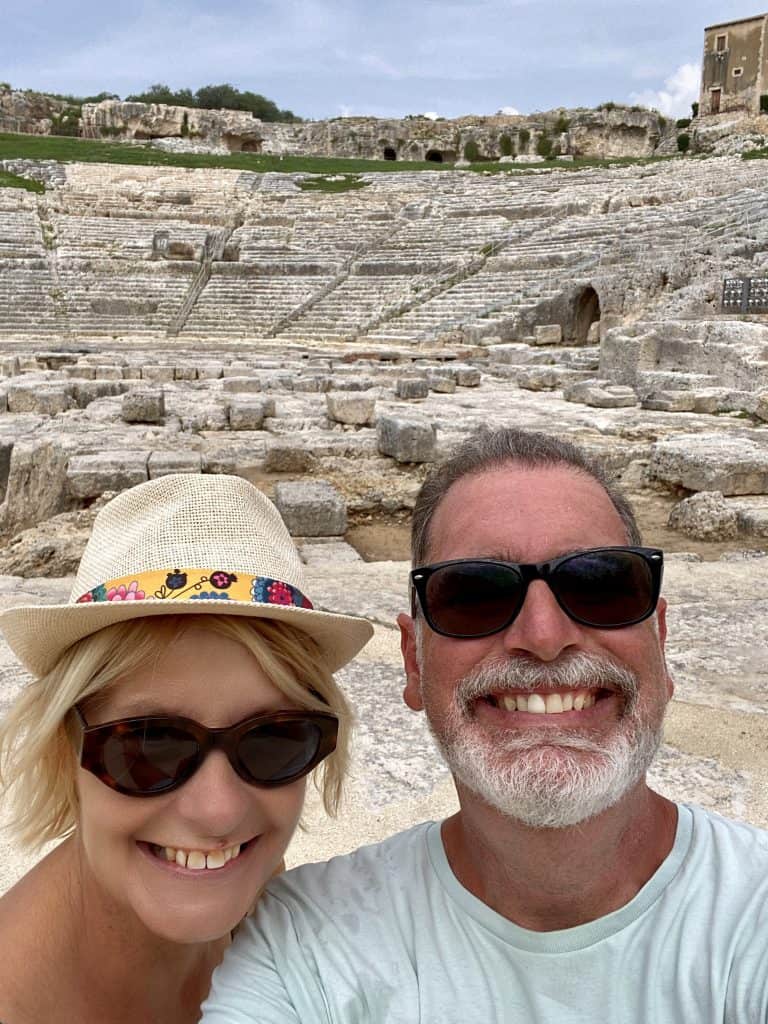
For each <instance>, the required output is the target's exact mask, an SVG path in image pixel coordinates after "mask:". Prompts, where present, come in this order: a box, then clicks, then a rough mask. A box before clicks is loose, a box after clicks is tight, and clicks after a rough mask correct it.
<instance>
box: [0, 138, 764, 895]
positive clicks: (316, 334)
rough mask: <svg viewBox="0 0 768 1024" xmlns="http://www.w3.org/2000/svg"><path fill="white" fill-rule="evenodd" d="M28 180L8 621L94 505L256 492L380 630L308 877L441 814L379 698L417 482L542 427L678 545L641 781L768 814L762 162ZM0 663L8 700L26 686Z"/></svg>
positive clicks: (9, 496)
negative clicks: (508, 432)
mask: <svg viewBox="0 0 768 1024" xmlns="http://www.w3.org/2000/svg"><path fill="white" fill-rule="evenodd" d="M27 170H28V171H29V173H32V174H36V175H37V176H42V177H44V178H45V180H46V181H47V184H48V187H47V189H46V192H45V194H43V195H35V194H31V193H26V192H22V191H19V190H16V189H2V188H0V345H1V350H0V370H2V373H3V377H2V378H0V410H2V412H1V413H0V497H1V498H2V504H1V505H0V531H1V532H2V537H3V540H4V546H3V547H2V549H0V572H4V573H5V574H6V575H5V576H2V577H0V596H2V600H3V602H4V603H9V602H17V601H20V600H23V599H29V598H30V597H31V598H33V599H46V600H47V599H50V598H51V597H52V596H56V595H66V593H67V592H68V585H69V581H68V579H67V577H69V576H71V574H72V573H73V571H74V566H75V564H76V561H77V558H78V557H79V553H80V551H81V549H82V544H83V542H84V538H85V536H86V535H87V531H88V527H89V525H90V522H91V521H92V516H93V514H94V510H95V509H97V508H98V507H99V505H100V504H101V503H102V502H103V500H104V498H103V495H104V494H109V493H111V492H114V491H116V490H119V489H121V488H123V487H127V486H131V485H132V484H134V483H137V482H139V481H141V480H145V479H147V478H148V477H153V476H158V475H160V474H163V473H167V472H176V471H183V472H201V471H202V472H234V473H238V474H241V475H244V476H246V477H248V478H249V479H251V480H253V481H254V482H256V483H257V484H258V485H259V486H262V487H264V489H265V490H266V491H267V492H268V493H269V494H270V496H271V497H273V498H274V500H275V502H276V504H277V505H278V507H279V508H280V510H281V512H282V514H283V516H284V518H285V519H286V522H288V524H289V526H290V528H291V530H292V533H293V534H294V535H295V536H296V538H297V543H298V544H299V546H300V550H301V552H302V554H303V557H304V559H305V561H306V562H307V567H308V572H309V575H310V578H311V580H312V582H313V590H312V592H313V596H314V595H315V594H317V596H318V597H319V598H320V599H321V601H320V603H321V604H324V606H327V607H334V608H338V609H344V610H348V611H354V612H357V613H362V614H366V615H368V616H369V617H370V618H371V619H372V620H373V621H374V623H375V624H376V626H377V636H376V639H375V640H374V642H373V643H372V645H371V646H370V648H369V649H368V651H367V653H364V655H363V656H362V657H361V658H360V659H359V660H358V661H357V662H356V663H355V664H354V665H353V666H352V667H351V668H350V669H348V670H347V671H346V672H345V673H344V674H343V679H344V682H345V685H347V687H348V688H349V691H350V693H351V695H352V696H353V698H354V699H355V701H356V702H357V705H358V708H359V711H360V729H359V738H358V746H357V752H358V753H357V756H358V770H357V773H356V777H355V779H354V781H353V785H352V800H351V802H350V804H349V808H348V811H347V817H346V818H345V819H344V820H343V822H342V826H328V825H327V824H325V823H324V822H323V820H322V819H321V816H320V815H319V813H316V811H315V809H314V808H313V810H312V813H311V815H310V818H311V820H312V821H313V831H312V832H311V833H310V834H309V835H308V836H302V837H301V838H300V840H299V841H298V845H297V847H296V852H295V854H294V858H295V859H299V858H302V857H310V856H321V855H323V854H324V853H327V852H329V851H331V850H336V849H342V848H345V847H349V846H351V845H354V844H355V843H356V842H359V841H361V840H362V839H364V838H367V837H373V836H376V835H379V834H383V833H386V832H387V831H391V830H392V829H393V828H395V827H396V826H397V825H400V824H405V823H407V822H408V821H411V820H415V819H417V818H419V817H427V816H435V815H437V814H440V813H443V812H444V811H445V810H446V809H447V808H448V807H450V806H451V801H452V797H451V795H450V787H449V784H448V781H447V779H446V776H445V771H444V769H443V768H442V767H441V765H440V764H439V762H438V760H437V758H436V755H435V753H434V751H433V749H432V747H431V743H430V740H429V738H428V736H427V734H426V731H425V729H424V726H423V723H422V721H421V719H420V718H418V717H415V716H413V715H410V714H409V713H408V712H407V711H406V710H405V708H404V707H402V705H401V703H400V700H399V687H400V675H399V670H398V668H397V643H396V635H395V631H394V629H393V623H394V617H395V615H396V613H397V611H399V610H401V609H402V608H403V607H404V602H405V588H406V565H405V564H404V562H403V561H402V560H403V559H404V558H405V557H406V556H405V548H404V544H403V540H402V534H403V531H404V526H403V524H404V521H405V520H406V519H407V513H408V510H409V508H410V507H411V506H412V503H413V496H414V493H415V490H416V489H417V487H418V484H419V481H420V479H421V478H422V477H423V474H424V472H425V469H426V467H428V465H429V463H430V462H431V461H433V460H434V459H435V458H436V457H437V456H439V455H440V454H441V453H442V452H445V451H447V450H450V448H451V447H452V446H453V445H454V444H455V443H456V441H457V440H458V439H459V438H460V437H461V436H462V435H463V434H464V433H466V432H467V431H468V430H469V429H471V428H473V427H475V426H477V425H479V424H483V423H502V422H508V423H515V424H518V425H520V426H524V427H531V428H540V429H546V430H550V431H555V432H557V433H558V434H560V435H562V436H568V437H571V438H573V439H575V440H577V441H579V442H581V443H582V444H584V445H585V446H587V447H588V448H589V449H590V450H591V451H592V452H593V453H594V454H595V455H597V456H598V457H599V458H600V459H602V460H603V462H604V463H605V465H606V466H607V467H608V468H609V469H610V470H611V472H612V473H613V474H614V475H615V477H616V478H617V479H618V480H620V481H621V483H622V484H623V485H624V487H625V488H626V489H627V490H628V492H629V493H630V495H631V496H632V497H634V499H635V500H636V502H637V504H638V508H639V511H640V516H641V520H642V521H643V523H644V524H645V526H646V529H647V535H648V540H649V541H650V542H654V543H661V544H663V545H664V546H665V547H667V548H668V550H669V552H670V556H669V559H668V564H669V569H668V573H667V584H666V586H667V596H668V598H669V600H670V603H671V614H670V619H671V635H670V648H669V659H670V664H671V666H672V669H673V672H674V674H675V677H676V679H677V685H678V690H677V699H676V701H675V702H674V704H673V706H672V711H671V715H670V727H669V736H668V744H667V746H665V748H664V752H663V755H662V758H661V760H660V762H659V766H658V768H657V770H656V775H655V781H656V783H657V785H659V786H660V787H661V788H662V789H664V790H665V791H667V792H669V793H672V794H673V795H675V796H677V797H679V798H684V799H687V798H690V799H695V800H697V801H699V802H704V803H707V804H708V805H710V806H713V807H716V808H719V809H721V810H722V811H723V812H724V813H727V814H730V815H735V816H738V817H743V818H746V819H748V820H752V821H756V822H759V823H762V824H768V795H767V790H768V787H766V785H765V781H766V778H768V775H767V774H766V772H767V771H768V753H766V752H767V751H768V744H766V742H765V741H766V738H768V729H766V724H765V723H766V721H767V719H766V711H768V669H767V668H766V654H765V652H766V650H768V597H766V591H767V590H768V587H767V586H766V585H767V584H768V556H767V555H766V549H768V422H766V421H768V325H767V324H766V320H765V317H763V316H760V315H757V314H754V315H753V314H750V313H749V312H747V313H746V314H745V313H739V314H734V313H728V312H723V309H722V306H721V299H722V292H723V281H724V279H726V278H742V277H753V278H754V277H756V278H761V277H763V276H768V192H767V191H766V189H765V165H764V164H763V163H762V162H761V161H743V160H741V159H738V158H735V157H727V158H714V159H708V160H697V159H686V160H672V161H669V162H660V163H656V164H652V165H644V166H630V167H615V168H610V167H607V168H601V169H591V170H579V171H570V170H557V169H551V170H546V171H539V172H536V173H520V172H511V173H502V174H488V175H481V174H476V173H470V172H461V171H448V170H441V171H435V172H418V173H417V172H410V171H401V172H398V173H391V174H375V175H374V174H363V175H362V176H361V177H360V179H359V182H358V184H359V186H360V187H358V188H355V189H353V190H349V191H341V192H327V191H322V190H315V188H313V187H312V186H313V184H314V185H317V184H318V182H317V181H314V183H313V180H312V176H308V175H299V174H271V173H265V174H255V173H250V172H248V173H246V172H235V171H226V170H186V169H180V168H160V167H133V166H114V165H109V166H108V165H96V164H79V165H78V164H70V165H66V166H64V165H61V166H59V165H50V164H46V165H42V166H39V167H37V168H27ZM320 184H321V185H322V184H323V182H320ZM307 186H309V187H307ZM670 512H672V520H671V524H672V527H674V528H675V529H672V527H671V526H669V525H668V523H667V518H668V516H669V514H670ZM377 529H378V534H376V536H377V537H378V540H379V542H381V538H382V537H389V538H390V541H389V543H390V547H389V549H387V550H385V551H384V552H383V553H382V549H381V547H379V548H377V549H376V550H371V549H370V543H372V541H370V537H371V536H374V534H375V531H376V530H377ZM366 530H368V531H373V533H370V535H369V541H368V543H369V549H366V541H365V536H366ZM388 530H389V531H390V533H387V531H388ZM361 538H362V539H361ZM360 551H362V552H363V554H364V555H365V556H366V558H367V559H369V560H367V561H366V560H363V558H361V555H360ZM371 558H377V559H378V561H371V560H370V559H371ZM382 559H385V560H384V561H382ZM0 660H1V662H2V672H3V680H2V684H1V685H0V707H1V706H2V702H3V701H4V700H5V701H7V700H9V699H10V697H11V695H12V693H13V692H15V689H16V687H17V686H18V685H19V683H20V682H21V676H20V674H19V672H18V670H17V669H16V668H15V667H14V665H13V662H12V659H11V657H10V655H9V654H8V653H7V651H5V650H3V651H2V652H0ZM382 706H384V707H386V709H387V714H385V715H382ZM9 856H10V857H11V859H10V861H9V863H10V864H11V868H10V869H9V876H8V879H7V880H10V877H12V876H13V874H14V873H15V871H17V870H18V869H17V868H16V867H14V865H15V864H17V863H18V862H17V861H14V860H13V857H12V855H9ZM1 862H2V858H0V863H1ZM0 881H1V879H0Z"/></svg>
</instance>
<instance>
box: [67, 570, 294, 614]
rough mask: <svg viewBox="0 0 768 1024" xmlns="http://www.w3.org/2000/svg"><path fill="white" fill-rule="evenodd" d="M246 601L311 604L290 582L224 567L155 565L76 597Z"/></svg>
mask: <svg viewBox="0 0 768 1024" xmlns="http://www.w3.org/2000/svg"><path fill="white" fill-rule="evenodd" d="M174 599H181V600H184V601H194V600H196V599H197V600H204V601H210V600H220V601H248V602H254V603H256V604H281V605H295V606H296V607H297V608H312V607H313V605H312V602H311V601H310V600H309V598H308V597H305V596H304V594H302V592H301V591H300V590H298V589H297V588H296V587H294V586H291V584H290V583H284V582H283V581H282V580H273V579H270V578H269V577H268V576H249V575H248V574H247V573H242V572H237V573H234V572H226V571H225V570H223V569H154V570H151V571H148V572H140V573H133V574H131V575H130V576H122V577H119V578H118V579H114V580H107V581H106V583H101V584H99V585H98V586H97V587H94V588H93V589H92V590H88V591H86V592H85V593H84V594H83V595H82V596H81V597H78V599H77V601H76V602H75V603H76V604H91V603H92V602H95V601H166V600H170V601H173V600H174Z"/></svg>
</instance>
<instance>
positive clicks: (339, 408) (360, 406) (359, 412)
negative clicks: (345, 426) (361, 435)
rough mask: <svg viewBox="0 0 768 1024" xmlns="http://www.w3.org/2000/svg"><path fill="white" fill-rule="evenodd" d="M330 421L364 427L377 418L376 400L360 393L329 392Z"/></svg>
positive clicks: (327, 405) (327, 402) (327, 399)
mask: <svg viewBox="0 0 768 1024" xmlns="http://www.w3.org/2000/svg"><path fill="white" fill-rule="evenodd" d="M325 407H326V409H327V410H328V419H330V420H333V421H334V423H350V424H353V425H354V426H358V427H364V426H368V425H369V424H371V423H373V422H374V420H375V418H376V398H375V396H371V395H368V394H367V393H366V392H360V391H329V392H327V393H326V396H325Z"/></svg>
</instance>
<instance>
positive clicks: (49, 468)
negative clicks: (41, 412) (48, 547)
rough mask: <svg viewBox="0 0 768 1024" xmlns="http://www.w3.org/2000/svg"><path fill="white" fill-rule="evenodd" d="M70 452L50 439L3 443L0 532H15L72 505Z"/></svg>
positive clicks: (0, 460) (1, 454) (0, 462)
mask: <svg viewBox="0 0 768 1024" xmlns="http://www.w3.org/2000/svg"><path fill="white" fill-rule="evenodd" d="M66 468H67V456H66V454H65V452H64V450H63V449H62V448H61V447H60V445H58V444H57V443H56V442H54V441H51V440H49V439H46V440H38V439H23V440H20V441H16V442H15V444H13V445H12V446H11V445H9V444H2V445H0V485H1V489H2V495H3V504H2V506H0V533H2V534H10V535H12V534H14V533H17V532H18V531H19V530H22V529H24V528H25V527H27V526H33V525H35V524H36V523H40V522H43V521H45V520H46V519H50V517H51V516H54V515H56V513H57V512H63V511H64V510H65V509H67V508H68V507H70V504H69V502H68V500H67V494H66V490H67V475H66Z"/></svg>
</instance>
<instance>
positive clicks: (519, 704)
mask: <svg viewBox="0 0 768 1024" xmlns="http://www.w3.org/2000/svg"><path fill="white" fill-rule="evenodd" d="M596 699H597V698H596V697H595V694H594V693H592V692H590V691H589V690H573V691H571V692H570V693H547V694H540V693H529V694H527V695H524V694H522V693H518V694H503V695H502V696H501V697H499V707H502V708H504V710H505V711H527V712H528V714H531V715H559V714H561V713H562V712H563V711H582V710H583V709H584V708H591V707H592V705H593V704H594V703H595V700H596Z"/></svg>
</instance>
